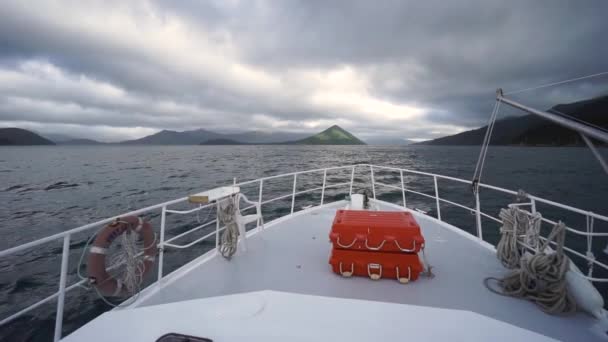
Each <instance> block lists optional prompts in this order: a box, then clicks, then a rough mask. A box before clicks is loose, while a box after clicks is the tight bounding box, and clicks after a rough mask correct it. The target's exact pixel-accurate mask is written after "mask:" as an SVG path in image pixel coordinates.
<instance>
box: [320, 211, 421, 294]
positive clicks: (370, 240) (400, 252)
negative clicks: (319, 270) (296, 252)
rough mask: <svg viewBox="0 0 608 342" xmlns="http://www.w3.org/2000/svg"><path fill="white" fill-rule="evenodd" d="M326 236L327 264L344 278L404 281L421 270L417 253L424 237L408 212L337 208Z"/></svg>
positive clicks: (415, 275)
mask: <svg viewBox="0 0 608 342" xmlns="http://www.w3.org/2000/svg"><path fill="white" fill-rule="evenodd" d="M329 239H330V240H331V242H332V245H333V248H332V251H331V256H330V258H329V263H330V264H331V266H332V269H333V271H334V272H335V273H337V274H340V275H342V276H344V277H350V276H353V275H356V276H365V277H369V278H371V279H373V280H377V279H380V278H392V279H397V280H398V281H399V282H400V283H404V284H405V283H408V282H410V281H413V280H416V279H418V276H419V275H420V273H421V272H422V271H423V270H424V267H423V265H422V263H421V262H420V258H419V257H418V254H417V253H418V252H419V251H420V250H422V249H423V248H424V237H423V236H422V234H421V232H420V226H418V223H417V222H416V220H415V219H414V217H413V216H412V214H411V213H408V212H402V211H368V210H338V211H337V212H336V216H335V218H334V222H333V225H332V229H331V232H330V234H329Z"/></svg>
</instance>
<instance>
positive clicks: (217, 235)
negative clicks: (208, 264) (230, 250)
mask: <svg viewBox="0 0 608 342" xmlns="http://www.w3.org/2000/svg"><path fill="white" fill-rule="evenodd" d="M219 247H220V202H219V200H216V201H215V251H216V252H217V249H218V248H219Z"/></svg>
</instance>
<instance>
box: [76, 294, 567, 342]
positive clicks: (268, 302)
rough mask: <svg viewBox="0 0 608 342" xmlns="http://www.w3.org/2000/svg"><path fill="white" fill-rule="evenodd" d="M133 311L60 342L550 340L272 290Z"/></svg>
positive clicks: (463, 316) (471, 321)
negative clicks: (166, 341)
mask: <svg viewBox="0 0 608 342" xmlns="http://www.w3.org/2000/svg"><path fill="white" fill-rule="evenodd" d="M135 310H136V313H135V314H133V310H130V311H126V310H122V311H115V312H112V313H111V314H105V315H102V316H101V317H99V318H98V319H96V320H94V321H92V322H91V323H90V326H89V327H88V328H89V329H80V330H78V331H76V332H75V333H74V334H72V335H70V336H68V337H67V338H66V339H65V340H66V341H98V340H102V339H103V341H156V340H157V339H158V337H159V336H162V335H165V334H166V333H167V332H176V331H177V332H179V333H181V334H184V335H190V336H198V337H206V338H210V339H212V340H213V341H249V342H253V341H256V342H257V341H264V342H268V341H349V342H354V341H377V340H385V341H451V340H454V337H458V338H457V339H456V340H460V341H505V342H512V341H547V342H549V341H555V340H554V339H551V338H549V337H546V336H543V335H539V334H537V333H534V332H532V331H529V330H525V329H521V328H517V327H514V326H512V325H509V324H506V323H504V322H501V321H498V320H495V319H491V318H489V317H486V316H483V315H479V314H476V313H473V312H470V311H461V310H448V309H439V308H431V307H419V306H414V305H403V304H390V303H383V302H368V301H362V300H353V299H342V298H330V297H319V296H310V295H300V294H293V293H285V292H274V291H261V292H249V293H245V294H236V295H229V296H220V297H212V298H203V299H195V300H190V301H184V302H177V303H171V304H163V305H156V306H147V307H143V308H138V309H135ZM438 322H440V323H438ZM437 323H438V324H437ZM133 327H145V328H139V329H134V328H133ZM480 327H483V329H480ZM100 331H103V336H100V334H99V332H100Z"/></svg>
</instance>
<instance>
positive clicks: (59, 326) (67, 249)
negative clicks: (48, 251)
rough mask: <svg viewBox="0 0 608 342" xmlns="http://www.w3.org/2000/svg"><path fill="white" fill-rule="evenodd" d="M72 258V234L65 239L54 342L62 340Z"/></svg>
mask: <svg viewBox="0 0 608 342" xmlns="http://www.w3.org/2000/svg"><path fill="white" fill-rule="evenodd" d="M69 257H70V234H68V235H66V236H64V238H63V251H62V253H61V271H60V272H61V273H60V276H59V296H58V297H57V313H56V315H55V336H54V338H53V340H54V341H59V340H60V339H61V330H62V328H63V306H64V304H65V284H66V282H67V277H68V261H69Z"/></svg>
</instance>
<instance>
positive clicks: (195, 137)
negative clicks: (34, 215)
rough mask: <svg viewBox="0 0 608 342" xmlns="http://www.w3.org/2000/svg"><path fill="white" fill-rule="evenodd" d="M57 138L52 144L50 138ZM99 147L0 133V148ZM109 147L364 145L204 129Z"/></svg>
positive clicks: (323, 136) (335, 130) (343, 135)
mask: <svg viewBox="0 0 608 342" xmlns="http://www.w3.org/2000/svg"><path fill="white" fill-rule="evenodd" d="M47 138H54V139H56V141H55V142H53V141H51V139H47ZM45 144H46V145H54V144H58V145H100V144H104V143H102V142H99V141H95V140H92V139H84V138H71V137H68V136H65V135H47V137H46V138H45V137H42V136H40V135H38V134H36V133H34V132H30V131H28V130H24V129H20V128H5V129H2V131H0V145H45ZM112 144H124V145H201V144H202V145H245V144H302V145H364V144H365V143H364V142H363V141H361V140H360V139H358V138H357V137H355V136H354V135H352V134H351V133H349V132H348V131H346V130H344V129H342V128H341V127H339V126H336V125H334V126H332V127H330V128H328V129H326V130H324V131H323V132H320V133H318V134H315V135H312V136H309V135H308V134H304V133H290V132H262V131H248V132H242V133H225V134H223V133H216V132H212V131H208V130H205V129H196V130H191V131H183V132H177V131H170V130H162V131H160V132H158V133H154V134H151V135H149V136H146V137H143V138H140V139H134V140H127V141H122V142H118V143H112Z"/></svg>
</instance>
